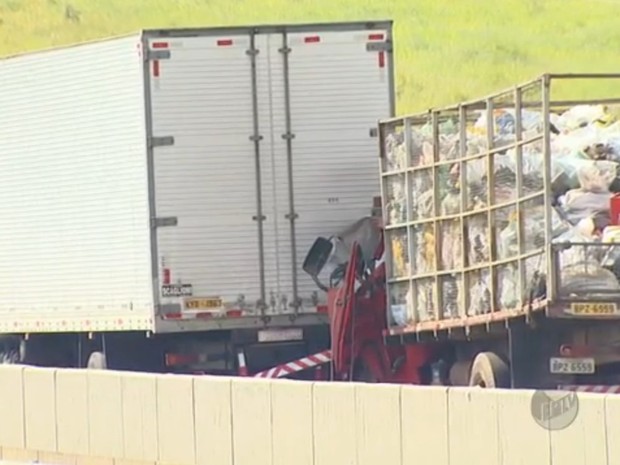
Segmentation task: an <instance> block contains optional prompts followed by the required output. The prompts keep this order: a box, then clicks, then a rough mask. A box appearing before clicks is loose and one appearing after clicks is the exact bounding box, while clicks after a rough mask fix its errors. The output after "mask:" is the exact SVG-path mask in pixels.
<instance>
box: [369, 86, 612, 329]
mask: <svg viewBox="0 0 620 465" xmlns="http://www.w3.org/2000/svg"><path fill="white" fill-rule="evenodd" d="M610 89H611V90H614V89H615V90H616V91H617V92H616V93H615V96H614V98H610V97H609V93H610ZM584 94H588V95H589V98H587V99H584V98H582V97H583V96H584ZM556 95H558V96H560V97H562V98H564V99H565V100H561V99H560V98H556ZM575 95H577V97H579V98H576V97H575ZM618 97H620V74H579V75H577V74H571V75H549V74H546V75H543V76H541V77H540V78H537V79H535V80H533V81H531V82H528V83H526V84H523V85H520V86H517V87H515V88H512V89H510V90H507V91H504V92H501V93H498V94H495V95H492V96H490V97H487V98H484V99H481V100H477V101H471V102H467V103H461V104H459V105H456V106H453V107H448V108H443V109H437V110H430V111H428V112H425V113H422V114H417V115H412V116H405V117H401V118H394V119H390V120H385V121H382V122H381V123H380V125H379V133H380V146H381V178H382V183H381V184H382V197H383V215H384V219H385V231H386V234H385V238H386V262H387V279H388V283H387V284H388V293H387V294H388V302H387V303H388V321H389V322H390V329H391V332H392V333H402V332H406V331H424V330H437V329H442V328H449V327H452V326H469V325H474V324H481V323H488V322H490V321H494V320H503V319H507V318H510V317H511V316H516V315H522V314H524V313H525V314H529V312H531V311H535V310H538V309H543V308H552V307H553V308H555V306H558V307H557V308H560V309H561V310H559V311H560V313H563V314H565V316H570V315H574V314H575V313H579V312H581V313H582V314H588V313H590V314H600V315H604V314H606V315H611V314H616V313H617V308H616V304H615V303H614V301H618V300H620V284H619V280H618V276H620V266H616V262H617V263H618V264H620V247H618V248H617V249H618V250H617V251H616V248H615V247H613V246H610V245H609V244H610V243H611V242H613V239H614V237H616V238H618V239H616V240H620V232H619V231H618V228H620V226H617V225H618V224H619V221H618V218H617V216H618V212H615V213H614V211H615V210H614V208H615V207H614V202H615V201H616V197H615V193H616V192H620V185H619V184H620V182H619V181H620V180H619V178H618V172H620V170H619V169H618V167H619V166H620V164H619V163H620V121H619V120H618V118H617V116H618V115H620V112H619V111H618V108H619V104H620V98H618ZM567 98H573V100H567ZM619 211H620V210H619ZM614 215H615V217H614ZM614 234H615V236H614ZM593 298H594V300H595V302H596V303H597V305H593V304H592V302H593ZM597 308H598V309H599V310H596V309H597ZM576 309H577V310H576ZM579 309H581V310H579ZM588 309H590V310H592V309H594V310H592V311H590V310H588ZM597 312H598V313H597Z"/></svg>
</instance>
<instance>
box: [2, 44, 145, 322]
mask: <svg viewBox="0 0 620 465" xmlns="http://www.w3.org/2000/svg"><path fill="white" fill-rule="evenodd" d="M139 44H140V36H139V35H135V36H131V37H123V38H117V39H110V40H105V41H101V42H96V43H89V44H83V45H78V46H73V47H66V48H59V49H55V50H48V51H43V52H37V53H32V54H27V55H22V56H17V57H12V58H7V59H3V60H0V176H1V181H0V261H1V263H2V264H1V266H0V332H43V331H75V330H83V331H89V330H93V331H94V330H104V329H132V328H133V329H147V328H150V327H152V325H153V322H152V309H153V292H152V281H151V261H150V243H149V204H148V184H147V179H148V178H147V175H146V172H147V157H146V131H145V109H144V108H145V107H144V89H143V88H144V86H143V82H144V81H143V71H142V69H143V65H142V63H143V61H142V58H141V55H140V53H141V51H140V48H139Z"/></svg>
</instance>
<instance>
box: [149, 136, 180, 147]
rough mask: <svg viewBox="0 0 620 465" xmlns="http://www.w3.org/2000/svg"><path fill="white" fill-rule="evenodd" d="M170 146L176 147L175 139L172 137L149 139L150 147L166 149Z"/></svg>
mask: <svg viewBox="0 0 620 465" xmlns="http://www.w3.org/2000/svg"><path fill="white" fill-rule="evenodd" d="M169 145H174V137H172V136H163V137H149V147H150V148H153V147H165V146H169Z"/></svg>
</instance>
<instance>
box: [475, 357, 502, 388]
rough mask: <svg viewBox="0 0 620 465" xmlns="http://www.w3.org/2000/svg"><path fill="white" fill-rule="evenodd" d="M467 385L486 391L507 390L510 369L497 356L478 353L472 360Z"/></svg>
mask: <svg viewBox="0 0 620 465" xmlns="http://www.w3.org/2000/svg"><path fill="white" fill-rule="evenodd" d="M469 385H470V386H480V387H484V388H487V389H493V388H509V387H510V369H509V368H508V365H507V364H506V362H504V361H503V360H502V359H501V358H500V357H499V356H498V355H497V354H494V353H493V352H480V353H479V354H478V355H476V357H475V358H474V363H473V364H472V367H471V375H470V378H469Z"/></svg>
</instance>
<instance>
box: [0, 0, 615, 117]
mask: <svg viewBox="0 0 620 465" xmlns="http://www.w3.org/2000/svg"><path fill="white" fill-rule="evenodd" d="M619 12H620V1H617V0H387V1H385V0H384V1H381V0H332V1H329V0H0V55H6V54H10V53H15V52H21V51H25V50H32V49H37V48H43V47H49V46H52V45H59V44H66V43H71V42H76V41H84V40H88V39H93V38H100V37H105V36H108V35H116V34H120V33H126V32H130V31H134V30H137V29H140V28H146V27H164V26H215V25H239V24H253V23H274V22H314V21H332V20H334V21H336V20H338V21H340V20H355V19H357V20H360V19H373V18H375V19H386V18H391V19H394V20H395V25H396V39H395V40H396V44H395V45H396V49H397V55H396V57H397V62H396V66H397V78H398V96H399V108H398V110H399V112H410V111H418V110H423V109H426V108H428V107H430V106H438V105H444V104H449V103H455V102H457V101H458V100H461V99H465V98H473V97H479V96H483V95H485V94H487V93H489V92H493V91H495V90H500V89H502V88H504V87H507V86H511V85H513V84H516V83H517V82H520V81H522V80H527V79H529V78H531V77H535V76H536V75H537V74H539V73H542V72H545V71H554V72H576V71H596V72H599V71H600V72H603V71H618V72H620V27H618V24H619V22H618V21H619V20H618V13H619ZM597 87H598V88H597V89H596V92H597V94H600V93H602V92H610V91H612V90H615V94H616V95H620V83H619V84H613V83H605V84H597ZM612 87H613V89H612ZM590 89H591V86H590ZM586 90H588V88H587V87H583V86H582V87H581V88H580V92H582V93H583V92H585V91H586Z"/></svg>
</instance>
